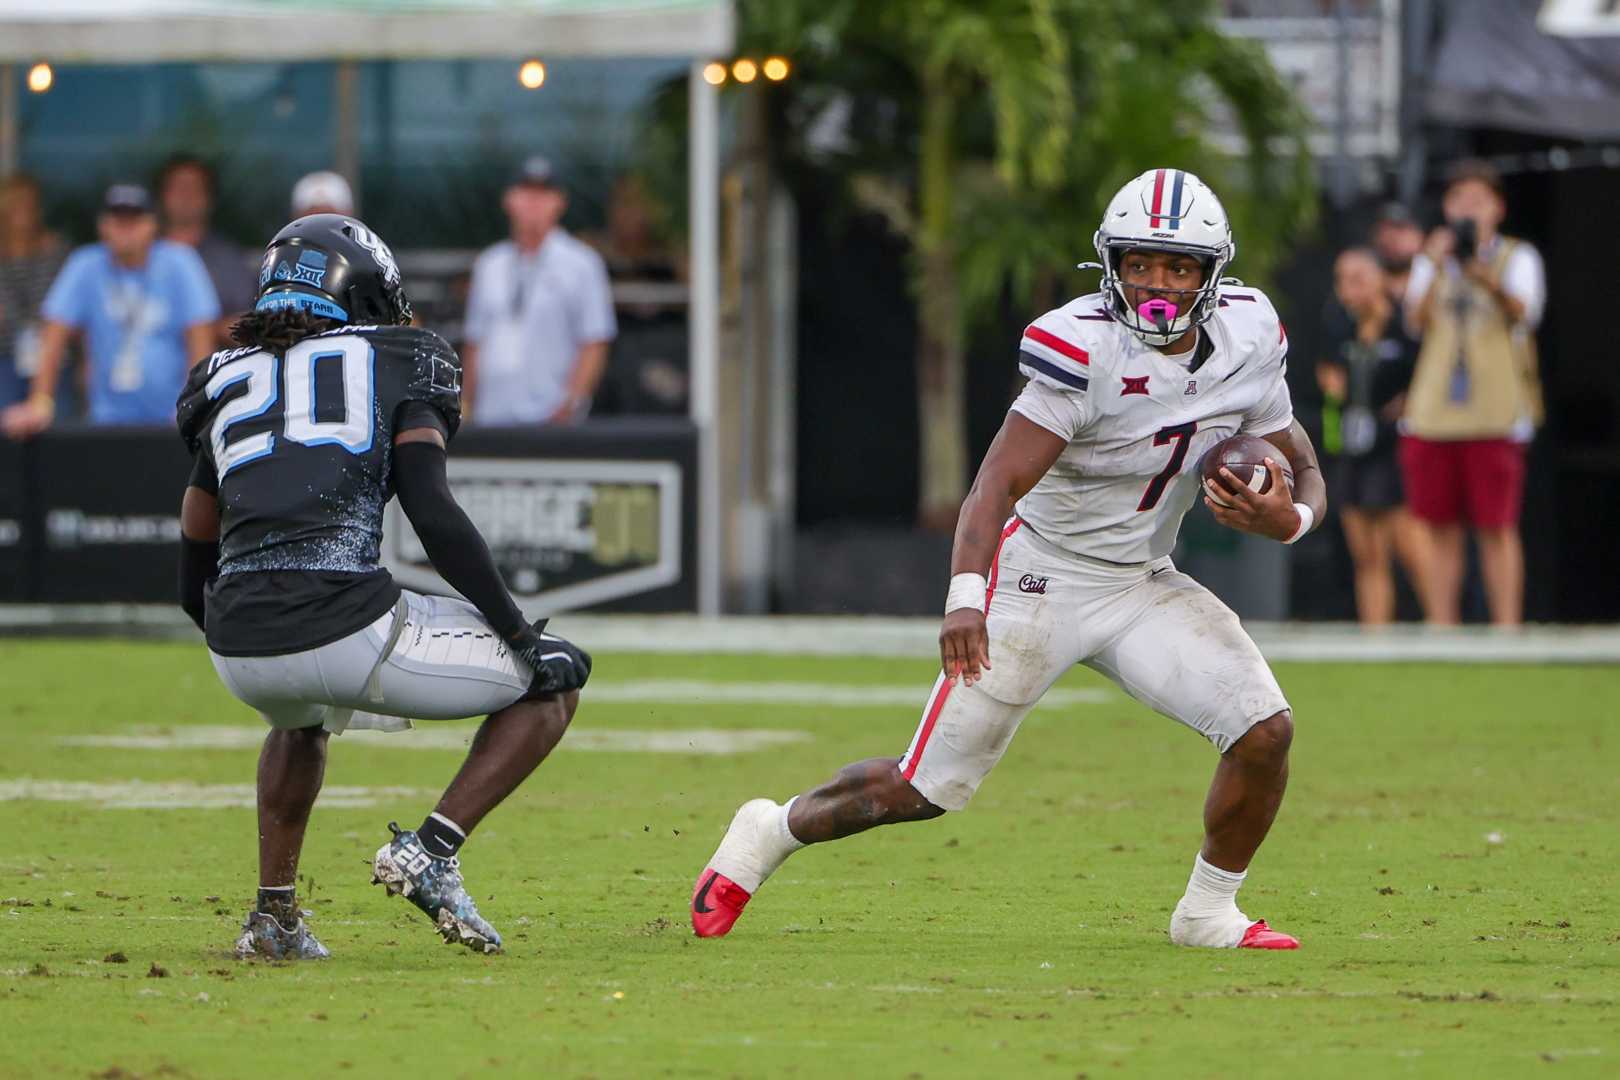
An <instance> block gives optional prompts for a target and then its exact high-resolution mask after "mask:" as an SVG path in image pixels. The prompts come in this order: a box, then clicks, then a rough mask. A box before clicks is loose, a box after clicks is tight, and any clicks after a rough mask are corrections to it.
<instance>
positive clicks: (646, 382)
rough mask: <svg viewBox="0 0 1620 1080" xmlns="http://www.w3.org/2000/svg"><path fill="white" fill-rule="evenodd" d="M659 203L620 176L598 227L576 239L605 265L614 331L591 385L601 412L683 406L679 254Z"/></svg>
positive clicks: (682, 259) (682, 262) (666, 410)
mask: <svg viewBox="0 0 1620 1080" xmlns="http://www.w3.org/2000/svg"><path fill="white" fill-rule="evenodd" d="M662 217H663V215H661V214H660V213H659V207H658V205H657V203H656V202H655V201H654V200H653V198H652V196H651V195H650V194H649V193H648V191H647V186H646V185H645V184H644V183H642V182H641V180H640V179H639V178H638V177H636V176H634V175H630V174H626V175H624V176H621V177H620V178H619V180H618V182H616V183H615V184H614V185H613V192H612V194H611V195H610V196H609V197H608V205H607V222H606V226H605V228H603V229H602V231H600V232H597V233H592V234H586V235H584V236H583V237H582V238H583V239H584V240H585V242H586V243H588V244H590V245H591V246H592V247H593V248H595V249H596V250H597V251H598V252H599V253H600V254H601V256H602V258H603V260H604V261H605V262H606V263H607V268H608V274H609V275H610V276H611V277H612V279H613V282H614V286H615V289H614V292H615V297H616V299H617V314H618V320H619V332H618V337H617V340H616V342H615V344H614V347H613V353H612V356H611V358H610V360H609V364H608V371H607V374H606V376H605V378H604V379H603V381H602V383H601V385H600V386H599V387H598V389H597V404H598V406H599V407H600V408H601V411H613V412H618V413H636V414H641V415H648V414H669V415H675V414H681V413H684V412H685V411H686V394H687V378H686V366H687V363H686V357H687V319H686V315H687V307H686V303H687V297H686V295H685V288H684V286H683V285H682V284H681V283H682V282H684V281H685V280H686V277H687V274H686V269H687V267H686V254H685V252H684V251H683V250H681V249H680V248H678V247H675V246H674V245H671V244H670V243H668V241H667V239H666V233H665V231H664V230H663V229H662V228H661V227H660V225H661V223H662Z"/></svg>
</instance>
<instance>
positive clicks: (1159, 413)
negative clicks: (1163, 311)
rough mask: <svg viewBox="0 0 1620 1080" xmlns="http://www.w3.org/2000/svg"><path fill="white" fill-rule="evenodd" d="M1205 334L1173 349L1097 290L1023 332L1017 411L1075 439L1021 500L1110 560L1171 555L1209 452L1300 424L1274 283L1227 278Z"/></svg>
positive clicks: (1032, 516)
mask: <svg viewBox="0 0 1620 1080" xmlns="http://www.w3.org/2000/svg"><path fill="white" fill-rule="evenodd" d="M1198 332H1199V334H1200V335H1201V339H1200V341H1199V343H1198V345H1197V346H1196V347H1194V348H1193V349H1192V350H1190V351H1188V352H1186V353H1183V354H1181V355H1180V356H1165V355H1164V354H1163V353H1161V352H1159V351H1158V350H1157V349H1154V348H1152V347H1150V346H1148V345H1146V344H1144V343H1143V342H1142V341H1141V340H1140V339H1138V338H1137V337H1136V336H1135V335H1134V334H1132V333H1131V332H1130V331H1129V330H1127V329H1125V327H1123V326H1121V325H1120V324H1119V323H1117V322H1115V321H1114V320H1113V319H1112V318H1111V317H1110V316H1109V315H1107V314H1106V313H1105V312H1104V310H1103V296H1102V294H1101V293H1091V294H1089V295H1086V296H1082V297H1080V298H1079V299H1077V300H1072V301H1070V302H1069V303H1067V304H1065V305H1064V306H1063V307H1061V308H1058V309H1057V310H1055V311H1049V312H1047V313H1046V314H1045V315H1042V316H1041V317H1040V318H1038V319H1036V320H1035V321H1034V322H1033V323H1031V324H1030V325H1029V328H1028V329H1027V330H1025V331H1024V339H1023V342H1022V343H1021V345H1020V354H1019V366H1020V368H1021V370H1022V371H1023V372H1024V374H1025V375H1027V376H1029V380H1030V381H1029V384H1028V385H1027V386H1026V387H1025V388H1024V392H1023V393H1022V394H1021V395H1020V396H1019V398H1018V400H1017V401H1015V402H1014V403H1013V406H1012V407H1013V410H1014V411H1016V412H1018V413H1020V414H1022V415H1023V416H1025V417H1027V418H1028V419H1029V420H1031V421H1033V422H1034V423H1036V424H1039V425H1040V426H1041V427H1044V428H1046V429H1047V430H1048V431H1051V432H1054V433H1055V434H1058V435H1061V436H1062V437H1063V438H1065V439H1067V440H1069V445H1068V447H1067V448H1066V449H1065V450H1064V451H1063V453H1062V454H1061V455H1060V456H1059V457H1058V459H1057V462H1056V463H1055V464H1054V465H1053V466H1052V468H1051V469H1050V470H1048V471H1047V473H1046V475H1045V476H1043V477H1041V479H1040V481H1039V482H1038V483H1037V484H1036V485H1035V487H1034V488H1033V489H1031V490H1030V492H1029V494H1027V495H1025V496H1024V497H1023V498H1022V499H1021V500H1019V502H1018V508H1017V509H1018V516H1019V517H1021V518H1023V519H1024V520H1025V521H1026V522H1028V524H1029V525H1030V527H1031V528H1033V529H1034V530H1035V531H1036V532H1037V533H1039V534H1040V535H1041V536H1043V537H1045V538H1046V539H1047V540H1049V541H1051V542H1052V543H1054V544H1058V545H1060V546H1062V547H1063V548H1065V549H1067V550H1069V551H1072V552H1074V553H1075V554H1078V555H1085V556H1088V557H1090V558H1094V559H1104V560H1107V561H1108V562H1115V563H1140V562H1146V561H1148V560H1150V559H1157V558H1159V557H1161V556H1164V555H1168V554H1169V553H1170V550H1171V549H1172V548H1173V547H1175V544H1176V533H1177V532H1178V531H1179V530H1180V528H1181V519H1182V517H1184V516H1185V515H1186V513H1187V510H1188V509H1189V508H1190V507H1191V506H1192V504H1193V502H1194V501H1195V500H1196V498H1197V497H1198V491H1199V479H1198V474H1197V469H1198V462H1199V459H1200V458H1201V457H1202V456H1203V454H1204V452H1205V451H1207V450H1208V449H1209V448H1210V447H1212V446H1214V445H1215V444H1216V443H1218V442H1220V441H1221V440H1222V439H1225V438H1227V437H1228V436H1230V435H1234V434H1237V433H1239V432H1241V433H1243V434H1248V435H1269V434H1272V433H1273V432H1277V431H1281V430H1282V429H1284V428H1286V427H1288V426H1289V425H1290V424H1291V423H1293V419H1294V413H1293V404H1292V402H1291V401H1290V399H1289V396H1288V384H1287V382H1286V381H1285V380H1284V378H1283V376H1284V374H1285V372H1286V371H1287V362H1286V358H1287V354H1288V337H1287V334H1286V333H1285V332H1284V330H1283V326H1282V322H1281V320H1280V319H1279V318H1278V317H1277V311H1276V309H1275V308H1274V307H1272V305H1271V301H1270V300H1268V299H1267V298H1266V295H1265V294H1264V293H1262V292H1261V291H1260V290H1259V289H1253V288H1248V287H1239V286H1232V287H1226V288H1222V289H1221V291H1220V296H1219V301H1218V306H1217V308H1216V311H1215V314H1214V315H1213V316H1211V317H1210V319H1209V320H1208V321H1206V322H1205V323H1204V324H1203V326H1202V327H1200V329H1199V331H1198ZM1277 457H1278V459H1279V460H1280V459H1281V457H1282V455H1281V453H1280V452H1279V453H1278V455H1277Z"/></svg>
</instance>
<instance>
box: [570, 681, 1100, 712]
mask: <svg viewBox="0 0 1620 1080" xmlns="http://www.w3.org/2000/svg"><path fill="white" fill-rule="evenodd" d="M930 689H931V687H930V685H929V684H927V683H924V682H916V683H902V684H899V685H894V684H890V685H879V686H861V685H852V684H850V683H834V682H821V683H815V682H721V681H714V680H706V679H640V680H637V681H635V682H618V683H611V682H610V683H596V682H593V683H591V684H590V685H589V686H587V687H586V688H585V690H584V691H583V692H582V693H581V701H582V702H585V703H589V702H593V701H601V702H607V703H610V704H618V703H622V702H634V703H649V704H659V703H662V704H666V705H806V706H814V707H818V708H824V709H875V708H889V707H891V706H894V707H911V708H916V709H918V710H920V709H922V707H923V706H924V705H925V704H927V701H928V693H929V690H930ZM1117 700H1120V696H1119V695H1118V694H1116V693H1114V692H1113V691H1112V690H1108V689H1105V688H1104V687H1100V686H1096V687H1080V688H1073V689H1070V688H1057V689H1053V690H1048V691H1047V692H1046V696H1045V697H1043V698H1042V699H1041V704H1042V705H1045V706H1047V707H1049V708H1052V707H1056V708H1061V707H1064V706H1069V705H1101V704H1103V703H1105V702H1109V701H1117Z"/></svg>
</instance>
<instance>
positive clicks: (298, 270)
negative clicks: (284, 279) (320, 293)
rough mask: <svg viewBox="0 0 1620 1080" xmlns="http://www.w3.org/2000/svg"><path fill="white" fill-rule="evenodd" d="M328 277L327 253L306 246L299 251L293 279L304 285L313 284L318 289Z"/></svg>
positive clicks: (293, 269)
mask: <svg viewBox="0 0 1620 1080" xmlns="http://www.w3.org/2000/svg"><path fill="white" fill-rule="evenodd" d="M325 278H326V253H325V252H324V251H315V250H314V249H312V248H305V249H304V250H303V251H301V252H299V255H298V262H297V263H295V264H294V265H293V268H292V279H293V280H294V281H296V282H299V283H300V284H303V285H313V286H315V287H316V288H317V289H318V288H320V287H321V282H322V281H323V280H325Z"/></svg>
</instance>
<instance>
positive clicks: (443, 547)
mask: <svg viewBox="0 0 1620 1080" xmlns="http://www.w3.org/2000/svg"><path fill="white" fill-rule="evenodd" d="M445 461H446V458H445V453H444V448H443V447H441V446H434V445H433V444H432V443H422V442H412V443H406V444H404V445H403V446H396V447H394V466H393V468H394V490H395V491H396V492H397V493H398V494H399V505H400V508H401V509H403V510H404V511H405V516H406V517H408V518H409V519H410V521H411V525H412V527H414V528H415V529H416V535H417V538H418V539H420V540H421V541H422V549H423V550H424V551H426V552H427V555H428V558H429V559H431V560H432V561H433V568H434V569H435V570H437V571H438V572H439V576H440V577H442V578H444V580H445V581H447V582H449V584H450V587H451V588H453V589H455V590H456V591H457V592H459V593H460V594H461V595H462V596H465V597H466V598H467V599H468V600H469V601H470V602H471V603H472V605H473V606H474V607H476V608H477V609H478V611H479V613H480V614H481V615H483V616H484V618H485V619H487V620H488V621H489V625H490V626H491V628H493V629H494V630H495V632H496V633H498V634H500V635H501V636H502V637H504V638H511V637H513V636H515V635H517V634H519V633H521V632H522V631H523V629H524V628H525V627H527V625H528V623H526V622H525V621H524V618H523V613H522V612H521V611H519V610H518V606H517V604H516V603H515V602H514V601H513V600H512V594H511V592H509V591H508V590H507V588H506V582H504V581H502V580H501V575H500V571H498V570H496V569H495V560H494V558H493V557H492V556H491V555H490V553H489V545H488V544H486V543H484V538H483V537H482V536H480V535H479V534H478V529H477V527H476V526H474V525H473V523H472V521H471V520H470V519H469V518H468V517H467V514H466V512H465V511H463V510H462V509H461V507H460V506H459V505H457V503H456V499H455V496H454V495H452V494H451V493H450V481H449V478H448V477H447V476H446V475H445Z"/></svg>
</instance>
